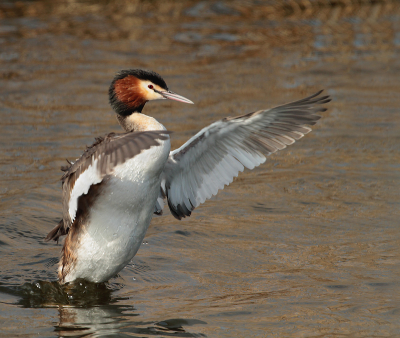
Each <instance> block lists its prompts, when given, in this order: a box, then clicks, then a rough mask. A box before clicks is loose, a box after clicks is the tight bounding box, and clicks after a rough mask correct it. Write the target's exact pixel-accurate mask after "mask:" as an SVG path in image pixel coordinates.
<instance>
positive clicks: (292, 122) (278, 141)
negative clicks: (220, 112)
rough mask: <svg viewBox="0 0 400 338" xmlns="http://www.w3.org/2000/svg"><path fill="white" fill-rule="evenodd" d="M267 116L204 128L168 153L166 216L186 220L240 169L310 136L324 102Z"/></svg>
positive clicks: (306, 102)
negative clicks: (168, 213)
mask: <svg viewBox="0 0 400 338" xmlns="http://www.w3.org/2000/svg"><path fill="white" fill-rule="evenodd" d="M321 92H322V90H321V91H319V92H318V93H316V94H314V95H311V96H309V97H307V98H305V99H302V100H299V101H295V102H292V103H288V104H285V105H282V106H278V107H275V108H272V109H268V110H260V111H256V112H253V113H249V114H246V115H242V116H238V117H234V118H225V119H223V120H221V121H218V122H215V123H213V124H211V125H210V126H208V127H206V128H204V129H203V130H201V131H200V132H199V133H197V134H196V135H195V136H193V137H192V138H191V139H190V140H189V141H187V142H186V143H185V144H184V145H183V146H182V147H180V148H179V149H176V150H174V151H172V152H171V153H170V155H169V158H168V162H167V164H166V166H165V169H164V172H163V180H162V190H163V192H164V193H165V195H166V196H167V198H168V205H169V208H170V210H171V212H172V214H173V215H174V216H175V217H176V218H177V219H181V218H182V217H186V216H190V214H191V212H192V210H193V209H194V208H196V207H197V206H199V205H200V204H201V203H204V201H205V200H206V199H209V198H211V196H213V195H215V194H217V192H218V190H219V189H223V187H224V186H225V185H228V184H229V183H231V182H232V180H233V178H234V177H236V176H237V175H238V174H239V172H241V171H243V170H244V167H246V168H248V169H253V168H254V167H256V166H258V165H260V164H261V163H264V162H265V160H266V156H268V155H270V154H272V153H274V152H276V151H278V150H281V149H284V148H286V146H287V145H290V144H292V143H294V142H295V141H297V140H298V139H300V138H302V137H303V136H304V135H305V134H307V133H309V132H310V131H311V128H310V127H308V126H307V125H314V124H315V123H316V121H317V120H319V119H320V116H318V115H317V113H318V112H323V111H325V110H326V108H324V107H322V106H321V105H322V104H324V103H327V102H329V101H330V98H329V96H319V95H320V94H321Z"/></svg>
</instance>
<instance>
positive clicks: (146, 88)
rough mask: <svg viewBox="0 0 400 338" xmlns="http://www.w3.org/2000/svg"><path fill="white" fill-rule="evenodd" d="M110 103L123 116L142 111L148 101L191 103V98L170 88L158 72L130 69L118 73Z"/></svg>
mask: <svg viewBox="0 0 400 338" xmlns="http://www.w3.org/2000/svg"><path fill="white" fill-rule="evenodd" d="M108 93H109V99H110V104H111V106H112V107H113V109H114V110H115V112H116V113H117V114H119V115H122V116H128V115H131V114H132V113H134V112H139V113H140V112H141V111H142V109H143V107H144V105H145V104H146V102H148V101H153V100H165V99H170V100H175V101H179V102H185V103H191V104H193V102H192V101H190V100H189V99H187V98H185V97H183V96H180V95H178V94H175V93H174V92H171V91H170V90H168V87H167V84H166V83H165V81H164V79H163V78H162V77H161V76H160V75H159V74H157V73H156V72H152V71H148V70H142V69H129V70H122V71H120V72H119V73H117V74H116V76H115V78H114V80H113V81H112V82H111V85H110V89H109V92H108Z"/></svg>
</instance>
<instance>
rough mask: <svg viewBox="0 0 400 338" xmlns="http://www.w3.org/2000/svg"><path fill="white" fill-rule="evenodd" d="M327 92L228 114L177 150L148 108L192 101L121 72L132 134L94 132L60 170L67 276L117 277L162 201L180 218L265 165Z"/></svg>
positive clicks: (118, 80) (148, 74)
mask: <svg viewBox="0 0 400 338" xmlns="http://www.w3.org/2000/svg"><path fill="white" fill-rule="evenodd" d="M321 93H322V90H321V91H318V92H317V93H315V94H313V95H311V96H308V97H306V98H303V99H301V100H298V101H294V102H291V103H287V104H283V105H280V106H277V107H274V108H271V109H264V110H258V111H254V112H251V113H248V114H244V115H240V116H236V117H226V118H223V119H222V120H219V121H216V122H214V123H212V124H210V125H209V126H207V127H205V128H203V129H202V130H200V131H199V132H198V133H197V134H196V135H194V136H193V137H191V138H190V139H189V140H188V141H187V142H186V143H184V144H183V145H182V146H181V147H179V148H178V149H175V150H173V151H171V143H170V137H171V132H170V131H168V130H167V129H166V128H165V127H164V126H163V125H162V124H161V123H160V122H158V121H157V120H156V119H155V118H153V117H151V116H147V115H145V114H144V113H143V112H142V111H143V108H144V106H145V104H146V103H147V102H149V101H154V100H165V99H169V100H174V101H178V102H183V103H188V104H193V102H192V101H191V100H189V99H187V98H185V97H183V96H181V95H178V94H176V93H174V92H172V91H170V90H169V89H168V87H167V84H166V83H165V81H164V79H163V78H162V77H161V75H159V74H158V73H156V72H154V71H150V70H143V69H128V70H122V71H120V72H118V73H117V74H116V75H115V77H114V79H113V81H112V82H111V85H110V87H109V92H108V94H109V102H110V105H111V107H112V108H113V110H114V111H115V113H116V117H117V120H118V122H119V124H120V125H121V127H122V128H123V129H124V132H122V133H109V134H107V135H105V136H103V137H98V138H96V139H95V142H94V143H93V144H92V145H91V146H89V147H87V148H86V150H85V151H84V152H83V154H82V155H81V156H80V157H79V158H78V159H77V160H76V161H75V162H68V165H66V166H63V167H62V168H61V169H62V170H63V171H64V174H63V176H62V178H61V182H62V219H61V221H60V222H59V223H58V225H57V226H56V227H55V228H54V229H53V230H51V231H50V232H49V234H48V235H47V237H46V238H45V240H46V241H50V240H54V241H56V242H57V243H58V241H59V238H60V237H61V236H64V235H66V238H65V241H64V245H63V248H62V250H61V258H60V261H59V268H58V279H59V282H60V283H61V284H64V283H70V282H74V281H75V280H77V279H84V280H87V281H90V282H95V283H100V282H105V281H108V280H109V279H111V278H112V277H114V276H116V275H117V274H118V273H119V272H120V271H121V270H122V269H123V268H124V267H125V266H126V265H127V264H128V263H129V262H130V261H131V259H132V258H133V257H134V256H135V254H136V253H137V251H138V250H139V247H140V245H141V244H142V242H143V239H144V236H145V234H146V231H147V229H148V227H149V224H150V221H151V219H152V217H153V215H154V214H156V215H161V214H162V212H163V208H164V203H167V204H168V207H169V210H170V211H171V214H172V215H173V216H174V217H175V218H176V219H178V220H181V219H182V218H185V217H188V216H190V215H191V213H192V212H193V210H194V209H195V208H196V207H198V206H199V205H200V204H202V203H204V202H205V201H206V200H207V199H209V198H211V197H212V196H213V195H216V194H217V192H218V191H219V190H221V189H223V188H224V186H226V185H229V184H230V183H231V182H232V181H233V179H234V178H235V177H237V176H238V174H239V172H242V171H243V170H244V168H248V169H253V168H255V167H257V166H259V165H260V164H262V163H264V162H265V161H266V157H267V156H268V155H270V154H273V153H275V152H277V151H278V150H282V149H284V148H286V146H288V145H290V144H293V143H294V142H295V141H297V140H299V139H300V138H302V137H303V136H304V135H305V134H307V133H309V132H310V131H311V128H310V126H312V125H314V124H315V123H316V122H317V121H318V120H319V119H320V117H321V116H320V115H318V113H320V112H324V111H326V110H327V108H326V107H325V106H324V104H325V103H328V102H329V101H330V97H329V96H321Z"/></svg>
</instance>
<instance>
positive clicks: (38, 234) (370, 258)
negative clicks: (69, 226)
mask: <svg viewBox="0 0 400 338" xmlns="http://www.w3.org/2000/svg"><path fill="white" fill-rule="evenodd" d="M399 13H400V5H399V4H398V2H390V1H367V0H365V1H364V0H363V1H361V0H359V1H356V0H354V1H352V0H350V1H328V0H327V1H325V0H321V1H317V0H315V1H313V0H306V1H297V0H294V1H290V2H289V1H287V2H284V1H282V2H281V1H279V2H278V1H277V2H273V1H255V0H254V1H246V2H243V1H200V2H196V1H178V2H166V1H143V2H140V1H134V0H132V1H128V0H126V1H122V0H120V1H98V2H96V1H76V0H71V1H50V0H48V1H45V0H43V1H26V2H25V1H19V2H14V1H2V2H0V117H1V118H0V128H1V129H0V131H1V132H0V198H1V203H0V229H1V231H0V327H1V330H0V336H2V337H11V336H18V337H31V336H40V337H57V336H62V337H83V336H85V337H105V336H107V337H111V336H121V337H128V336H133V337H151V336H162V337H171V336H172V337H398V336H400V296H399V294H400V285H399V280H400V279H399V277H400V274H399V272H400V249H399V245H400V230H399V218H400V212H399V206H400V204H399V202H400V199H399V197H400V196H399V191H400V184H399V182H400V181H399V179H400V174H399V170H400V164H399V163H400V162H399V161H400V150H399V149H400V109H399V107H400V95H399V93H400V62H399V57H400V14H399ZM126 68H148V69H153V70H155V71H157V72H159V73H160V74H162V75H163V77H164V79H165V80H166V82H167V83H168V86H169V87H170V89H171V90H173V91H176V92H177V93H179V94H181V95H184V96H185V97H188V98H190V99H191V100H193V101H194V102H195V105H193V106H192V105H185V104H179V103H177V102H153V103H150V104H147V105H146V107H145V111H144V113H146V114H149V115H152V116H154V117H155V118H157V119H158V120H160V121H161V122H162V123H163V124H164V125H165V126H166V127H167V128H168V129H170V130H172V131H174V134H173V136H172V138H173V140H172V144H173V148H176V147H178V146H180V145H181V144H183V143H184V142H185V140H187V139H188V138H189V137H190V136H192V135H194V134H195V133H196V132H197V131H198V130H199V129H201V128H202V127H204V126H207V125H208V124H210V123H211V122H213V121H215V120H217V119H221V118H223V117H225V116H229V115H230V116H234V115H239V114H243V113H247V112H250V111H254V110H258V109H261V108H268V107H271V106H273V105H277V104H280V103H285V102H288V101H292V100H295V99H299V98H302V97H304V96H306V95H309V94H312V93H314V92H315V91H317V90H319V89H325V90H326V93H327V94H329V95H331V96H332V99H333V101H332V102H331V103H330V104H329V110H328V111H327V112H325V113H323V118H322V119H321V120H320V121H319V122H318V124H317V125H316V126H315V128H314V130H313V132H312V133H310V134H309V135H307V136H306V137H305V138H304V139H302V140H300V142H298V143H296V144H294V145H292V146H290V147H289V148H288V149H285V150H283V151H281V152H279V153H277V154H275V155H273V156H271V157H269V158H268V160H267V162H266V163H265V164H264V165H262V166H261V167H259V168H257V169H256V170H253V171H246V172H245V173H243V174H241V175H240V176H239V177H238V178H237V179H235V181H234V182H233V184H231V185H230V186H229V187H227V188H225V189H224V190H223V191H222V192H220V193H219V194H218V195H217V196H216V197H214V198H213V199H212V200H210V201H208V202H207V203H205V204H204V205H202V206H201V207H199V208H198V209H196V210H195V211H194V213H193V215H192V216H191V217H190V218H187V219H185V220H182V221H177V220H176V219H174V218H173V217H172V216H171V215H170V214H169V212H166V213H165V216H163V217H159V218H155V219H153V221H152V224H151V226H150V228H149V231H148V233H147V236H146V238H145V242H144V244H143V245H142V247H141V249H140V250H139V253H138V254H137V256H136V257H135V258H134V259H133V260H132V262H131V264H130V265H128V266H127V267H126V268H125V269H124V270H123V271H122V272H121V273H120V274H119V276H117V277H115V278H114V279H112V280H110V281H109V283H105V284H98V285H97V284H90V283H86V282H83V281H82V282H81V283H77V284H76V285H69V286H66V287H60V286H59V285H58V283H57V282H56V267H57V261H58V256H59V253H60V249H61V244H59V245H56V244H55V243H45V242H44V241H43V238H44V236H45V235H46V234H47V232H48V231H49V230H50V229H52V228H53V226H54V225H55V224H56V223H57V222H58V220H59V219H60V217H61V190H60V182H59V178H60V175H61V172H60V171H59V167H60V166H61V165H62V164H64V161H65V159H66V158H67V159H71V160H73V159H75V158H76V157H78V156H79V155H80V153H81V152H82V150H83V149H84V147H85V145H89V144H91V143H92V141H93V139H94V137H95V136H98V135H103V134H105V133H108V132H111V131H119V128H120V127H119V125H118V124H117V121H116V119H115V116H114V113H113V112H112V111H111V108H110V107H109V105H108V97H107V90H108V86H109V83H110V81H111V79H112V78H113V76H114V73H115V72H116V71H118V70H120V69H126Z"/></svg>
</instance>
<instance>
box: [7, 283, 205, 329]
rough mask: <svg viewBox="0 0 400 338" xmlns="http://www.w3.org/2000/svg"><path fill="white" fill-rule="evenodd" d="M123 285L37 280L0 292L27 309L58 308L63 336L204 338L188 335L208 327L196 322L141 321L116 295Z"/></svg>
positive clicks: (199, 321)
mask: <svg viewBox="0 0 400 338" xmlns="http://www.w3.org/2000/svg"><path fill="white" fill-rule="evenodd" d="M120 287H122V285H119V284H117V283H114V284H106V283H89V282H86V281H84V280H81V281H77V282H76V283H74V284H67V285H60V284H59V283H58V282H46V281H36V282H34V283H25V284H24V285H22V286H18V287H16V286H14V287H12V286H5V285H0V293H1V292H2V293H4V294H10V295H13V296H16V297H18V298H19V300H18V301H17V303H16V305H18V306H22V307H23V308H54V309H57V311H58V318H59V320H58V322H57V323H55V325H54V328H55V332H57V334H58V335H59V336H60V337H82V336H85V337H86V336H87V337H92V336H93V337H103V336H110V335H118V337H125V336H127V337H128V336H129V337H131V336H132V335H131V334H132V333H133V334H135V336H136V334H138V335H140V336H143V335H145V336H146V337H147V336H157V335H160V334H162V335H163V336H165V337H166V336H173V337H204V335H202V334H196V333H188V332H186V330H185V327H188V326H193V325H197V324H206V323H205V322H204V321H201V320H196V319H163V320H160V321H153V322H152V321H141V320H140V314H139V313H138V312H137V310H136V309H135V307H134V306H132V305H128V304H124V303H125V301H127V299H123V298H120V297H117V296H115V294H114V292H115V291H117V290H118V289H119V288H120Z"/></svg>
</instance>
